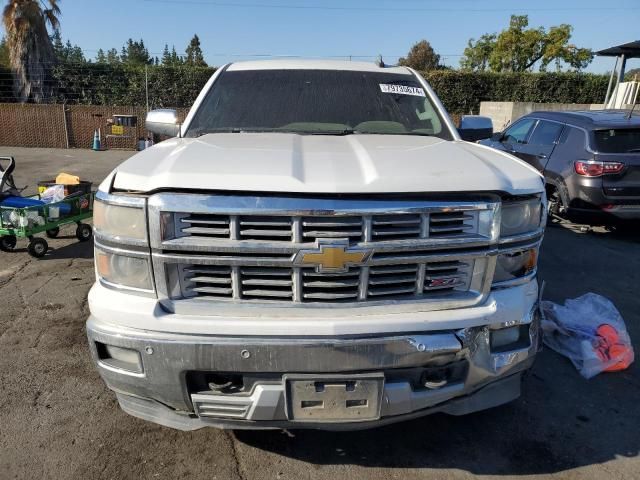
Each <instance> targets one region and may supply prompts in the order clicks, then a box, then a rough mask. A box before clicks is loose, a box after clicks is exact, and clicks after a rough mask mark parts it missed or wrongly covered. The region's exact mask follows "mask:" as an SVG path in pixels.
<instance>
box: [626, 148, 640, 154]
mask: <svg viewBox="0 0 640 480" xmlns="http://www.w3.org/2000/svg"><path fill="white" fill-rule="evenodd" d="M634 152H640V147H638V148H632V149H630V150H627V153H634Z"/></svg>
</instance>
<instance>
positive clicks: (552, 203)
mask: <svg viewBox="0 0 640 480" xmlns="http://www.w3.org/2000/svg"><path fill="white" fill-rule="evenodd" d="M563 212H564V208H563V205H562V198H561V197H560V193H559V192H558V190H557V189H555V188H554V189H552V190H551V191H550V192H548V194H547V225H551V224H553V223H555V222H557V221H558V220H560V219H562V218H564V216H563Z"/></svg>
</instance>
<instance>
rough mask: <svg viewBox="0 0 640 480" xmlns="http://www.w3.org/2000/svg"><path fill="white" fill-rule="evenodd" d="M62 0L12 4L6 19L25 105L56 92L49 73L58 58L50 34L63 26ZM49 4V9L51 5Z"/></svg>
mask: <svg viewBox="0 0 640 480" xmlns="http://www.w3.org/2000/svg"><path fill="white" fill-rule="evenodd" d="M58 2H59V0H46V2H45V0H9V2H8V3H7V6H6V7H5V8H4V12H3V15H2V19H3V22H4V28H5V32H6V34H7V45H8V47H9V62H10V64H11V68H12V70H13V73H14V89H15V93H16V96H17V98H18V99H19V100H20V101H21V102H27V101H29V100H31V101H34V102H40V101H42V100H44V99H45V98H47V97H49V96H50V95H51V93H52V88H51V85H50V83H49V82H48V77H49V75H48V73H49V71H50V69H51V66H52V64H53V63H54V62H55V60H56V57H55V53H54V50H53V45H52V44H51V38H49V32H48V31H47V24H48V25H50V26H51V28H53V29H54V30H56V29H58V27H59V26H60V23H59V21H58V17H59V16H60V7H58ZM47 4H48V5H47Z"/></svg>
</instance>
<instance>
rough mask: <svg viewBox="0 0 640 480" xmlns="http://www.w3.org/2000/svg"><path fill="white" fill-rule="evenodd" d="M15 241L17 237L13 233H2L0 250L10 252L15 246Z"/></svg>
mask: <svg viewBox="0 0 640 480" xmlns="http://www.w3.org/2000/svg"><path fill="white" fill-rule="evenodd" d="M17 242H18V239H17V238H16V236H15V235H4V236H3V237H0V250H2V251H3V252H10V251H12V250H13V249H14V248H16V243H17Z"/></svg>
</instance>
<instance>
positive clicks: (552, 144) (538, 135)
mask: <svg viewBox="0 0 640 480" xmlns="http://www.w3.org/2000/svg"><path fill="white" fill-rule="evenodd" d="M563 128H564V125H563V124H562V123H558V122H552V121H548V120H538V123H537V124H536V126H535V127H534V129H533V132H531V135H530V136H529V139H528V141H527V143H525V144H522V145H519V148H518V153H517V155H518V157H520V158H522V159H523V160H524V161H525V162H527V163H528V164H529V165H531V166H532V167H534V168H535V169H536V170H538V171H539V172H540V173H542V172H544V169H545V167H546V165H547V163H548V162H549V158H551V155H552V154H553V151H554V150H555V148H556V145H557V144H558V139H559V138H560V134H561V133H562V130H563Z"/></svg>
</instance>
